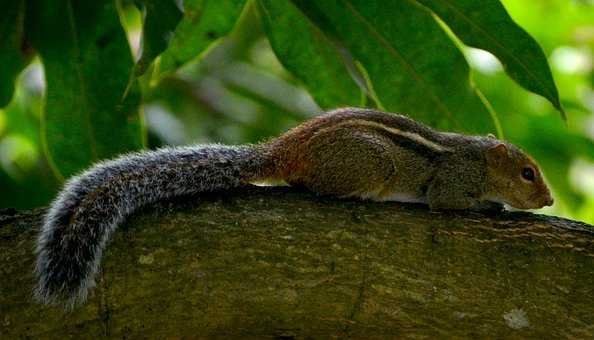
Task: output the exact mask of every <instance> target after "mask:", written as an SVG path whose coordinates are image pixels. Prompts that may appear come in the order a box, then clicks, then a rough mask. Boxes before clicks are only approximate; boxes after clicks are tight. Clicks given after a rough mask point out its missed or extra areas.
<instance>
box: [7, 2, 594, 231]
mask: <svg viewBox="0 0 594 340" xmlns="http://www.w3.org/2000/svg"><path fill="white" fill-rule="evenodd" d="M502 3H503V4H504V5H505V7H506V9H507V10H508V11H509V13H510V15H511V17H512V18H513V19H514V20H515V21H516V22H517V23H518V24H519V25H520V26H522V27H523V28H524V29H525V30H527V31H528V32H529V33H530V34H531V35H532V36H533V37H534V38H535V39H536V40H537V41H538V43H539V44H540V45H541V46H542V48H543V50H544V52H545V54H546V55H547V57H548V59H549V63H550V65H551V69H552V72H553V76H554V79H555V82H556V84H557V87H558V89H559V92H560V97H561V102H562V104H563V106H564V108H565V110H566V112H567V117H568V118H567V121H566V122H564V121H563V120H562V119H561V117H560V115H559V113H558V112H557V111H556V110H555V109H554V107H553V106H552V105H551V104H550V103H549V102H547V101H546V100H545V99H544V98H542V97H539V96H537V95H535V94H532V93H530V92H528V91H526V90H524V89H523V88H521V87H520V86H519V85H517V84H516V83H515V82H513V81H512V80H511V79H510V78H509V77H508V76H507V75H506V74H505V73H504V71H503V69H502V66H501V64H500V63H499V62H498V61H497V59H496V58H495V57H493V56H492V55H491V54H489V53H487V52H484V51H481V50H477V49H470V48H464V52H465V56H466V59H467V61H468V63H469V64H470V66H471V68H472V73H471V76H472V79H473V81H474V82H475V83H476V84H477V85H478V87H479V88H480V89H481V90H482V92H483V94H484V95H485V97H486V98H487V99H488V100H489V101H490V103H491V105H492V106H493V109H494V110H495V111H496V112H497V114H498V116H499V120H500V122H501V125H502V128H503V133H504V136H505V138H506V139H508V140H509V141H511V142H513V143H515V144H517V145H519V146H521V147H522V148H524V149H525V150H527V151H528V152H529V153H530V154H532V155H533V156H534V157H535V158H536V159H537V161H539V163H540V164H541V165H542V167H543V169H544V172H545V175H546V177H547V179H548V181H549V182H550V183H551V185H552V188H553V192H554V196H555V198H556V202H555V205H554V206H553V207H549V208H546V209H543V212H544V213H548V214H555V215H561V216H566V217H570V218H574V219H578V220H583V221H586V222H589V223H594V142H593V141H594V90H593V87H594V66H593V65H594V1H592V0H581V1H578V0H539V1H524V0H502ZM120 14H121V18H120V19H121V21H122V23H123V24H124V26H125V28H126V31H127V34H128V39H129V42H130V46H131V49H132V53H135V54H137V53H138V49H139V41H140V35H141V15H140V12H139V11H138V10H136V9H135V8H134V7H133V6H125V7H124V8H121V11H120ZM145 78H146V79H142V78H141V82H140V83H141V87H142V90H143V94H144V100H143V104H142V109H143V117H144V122H143V124H144V128H146V130H147V132H148V138H147V141H146V146H147V147H149V148H156V147H159V146H162V145H180V144H190V143H210V142H217V143H229V144H239V143H246V142H249V143H253V142H258V141H262V140H265V139H267V138H270V137H272V136H275V135H278V134H279V133H281V132H283V131H285V130H286V129H288V128H290V127H292V126H294V125H296V124H297V123H298V122H300V121H302V120H304V119H307V118H308V117H312V116H315V115H317V114H319V113H320V112H321V109H320V107H319V106H318V105H317V104H316V102H315V101H314V100H313V99H312V97H311V96H310V95H309V94H308V92H307V90H305V88H304V87H303V86H301V84H300V81H298V80H297V79H295V78H294V77H293V76H291V74H290V73H289V72H287V71H286V70H285V69H284V68H283V67H282V65H281V64H280V63H279V61H278V60H277V59H276V57H275V55H274V53H273V52H272V49H271V47H270V44H269V42H268V40H267V38H266V36H265V34H264V32H263V28H262V27H261V25H260V21H259V20H258V18H256V16H255V14H254V13H247V14H246V13H244V17H242V20H241V21H240V22H239V24H238V26H237V27H236V28H235V29H234V31H233V32H232V34H231V35H230V36H228V37H225V38H223V39H220V40H219V41H218V42H217V43H216V44H215V45H213V46H211V47H210V48H209V49H208V50H207V51H206V52H204V53H202V54H201V55H200V56H198V57H197V58H195V59H194V60H193V61H192V62H190V63H188V64H186V65H184V66H183V67H182V68H180V69H179V70H177V71H176V72H175V73H173V74H171V73H169V74H165V75H164V76H162V77H159V78H158V79H150V77H145ZM44 91H45V80H44V74H43V67H42V66H41V63H40V62H39V60H38V59H34V60H33V62H32V63H31V64H30V65H29V66H28V67H27V68H26V69H25V70H24V72H23V73H22V74H21V75H20V76H19V80H18V84H17V90H16V93H15V96H14V98H13V100H12V102H11V103H10V105H8V106H7V107H5V108H4V109H0V188H2V190H1V192H0V207H13V208H18V209H26V208H32V207H36V206H41V205H45V204H47V203H48V202H49V201H50V200H51V199H52V198H53V197H54V196H55V194H56V192H57V191H58V189H59V188H60V186H61V184H62V181H63V179H61V178H57V177H56V176H55V175H54V172H52V171H51V165H50V162H48V160H47V158H46V157H45V156H44V150H45V148H47V146H46V145H44V143H43V142H42V140H43V138H41V131H42V129H41V124H42V123H41V121H42V120H41V109H42V105H43V95H44Z"/></svg>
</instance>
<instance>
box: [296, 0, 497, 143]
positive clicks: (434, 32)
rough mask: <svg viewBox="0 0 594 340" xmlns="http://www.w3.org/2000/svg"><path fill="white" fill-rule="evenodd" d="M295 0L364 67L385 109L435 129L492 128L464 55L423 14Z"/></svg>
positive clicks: (413, 9)
mask: <svg viewBox="0 0 594 340" xmlns="http://www.w3.org/2000/svg"><path fill="white" fill-rule="evenodd" d="M293 2H294V3H295V4H297V5H298V7H299V8H300V9H302V11H303V12H304V13H306V14H307V15H308V17H310V19H311V20H312V21H313V22H315V23H316V25H317V26H318V27H320V28H321V29H322V30H323V31H324V32H325V33H326V34H327V35H332V36H333V37H334V38H335V39H337V40H338V41H339V42H340V43H342V44H343V45H344V46H345V47H346V48H347V49H348V50H349V51H350V53H351V54H352V55H353V56H354V57H355V58H356V59H357V60H358V61H359V62H360V63H361V64H362V65H363V67H364V68H365V70H366V71H367V74H368V76H369V81H370V82H371V84H372V86H373V88H374V90H375V94H376V97H377V99H378V100H379V101H380V102H381V104H382V106H383V107H384V108H385V109H387V110H388V111H396V112H402V113H405V114H408V115H410V116H411V117H414V118H416V119H418V120H421V121H423V122H425V123H427V124H429V125H432V126H435V127H438V128H444V129H453V130H458V131H466V132H475V133H486V132H494V131H495V130H496V129H495V125H494V120H493V118H492V117H491V114H490V113H489V111H488V110H487V108H486V107H485V106H484V105H483V103H482V102H481V100H480V98H479V97H478V96H477V94H476V91H475V89H474V87H473V85H472V84H471V83H470V81H469V78H470V77H469V72H470V71H469V67H468V64H467V63H466V60H465V59H464V56H463V55H462V53H461V52H460V50H458V48H457V47H456V46H455V45H454V43H453V42H452V41H451V39H450V38H449V37H448V36H447V34H446V33H445V32H444V31H443V30H442V29H441V27H439V25H438V23H437V22H436V21H435V20H434V19H433V17H432V16H431V14H430V13H428V12H427V11H426V10H424V9H422V8H420V7H419V6H416V5H414V4H412V3H410V2H409V1H365V0H328V1H316V2H315V3H314V2H311V1H305V0H293Z"/></svg>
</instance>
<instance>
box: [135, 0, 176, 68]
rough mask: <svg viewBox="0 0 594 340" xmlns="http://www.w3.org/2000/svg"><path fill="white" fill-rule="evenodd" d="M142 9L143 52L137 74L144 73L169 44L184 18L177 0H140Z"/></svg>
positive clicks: (137, 65)
mask: <svg viewBox="0 0 594 340" xmlns="http://www.w3.org/2000/svg"><path fill="white" fill-rule="evenodd" d="M136 2H137V3H138V4H139V7H140V8H141V11H142V17H143V25H142V27H143V28H142V40H141V44H142V53H141V56H140V59H139V60H138V62H137V63H136V72H135V73H136V75H142V74H144V72H145V71H146V69H147V68H148V66H149V65H150V63H152V62H153V60H154V59H155V58H156V57H157V56H158V55H159V54H160V53H161V52H163V51H164V50H165V49H166V48H167V46H168V45H169V41H170V40H171V39H172V37H173V32H174V30H175V28H176V26H177V24H178V23H179V21H180V20H181V18H182V15H183V13H182V11H181V10H180V8H179V7H177V4H176V1H175V0H138V1H136Z"/></svg>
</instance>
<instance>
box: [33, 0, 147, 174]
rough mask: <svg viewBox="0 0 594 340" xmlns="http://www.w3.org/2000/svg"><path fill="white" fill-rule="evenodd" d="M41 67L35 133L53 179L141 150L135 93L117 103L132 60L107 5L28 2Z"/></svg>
mask: <svg viewBox="0 0 594 340" xmlns="http://www.w3.org/2000/svg"><path fill="white" fill-rule="evenodd" d="M27 25H28V27H29V28H30V29H31V32H30V36H29V37H30V39H31V43H32V44H33V46H34V47H35V48H36V49H37V50H38V51H39V53H40V55H41V59H42V62H43V65H44V69H45V76H46V82H47V94H46V104H45V113H44V117H43V128H42V133H43V136H44V143H45V145H46V151H47V156H48V158H49V159H50V161H51V163H52V164H53V167H54V170H55V171H56V172H57V175H58V176H64V177H67V176H69V175H72V174H73V173H76V172H78V171H80V170H81V169H82V168H85V167H87V166H88V165H89V164H91V163H92V162H94V161H96V160H98V159H103V158H107V157H113V156H114V155H117V154H119V153H122V152H124V151H128V150H132V149H138V148H140V147H141V146H142V142H141V141H142V138H141V128H140V121H139V114H138V105H139V93H138V91H137V89H136V87H133V88H132V90H131V91H130V93H129V94H128V96H127V97H126V99H125V100H124V101H122V95H123V93H124V90H125V88H126V84H127V82H128V79H129V75H130V72H131V70H132V66H133V61H132V56H131V54H130V49H129V47H128V43H127V40H126V36H125V34H124V31H123V29H122V27H121V25H120V22H119V20H118V15H117V12H116V9H115V5H114V3H113V2H112V1H85V2H82V1H59V2H55V1H51V0H36V1H30V2H28V10H27Z"/></svg>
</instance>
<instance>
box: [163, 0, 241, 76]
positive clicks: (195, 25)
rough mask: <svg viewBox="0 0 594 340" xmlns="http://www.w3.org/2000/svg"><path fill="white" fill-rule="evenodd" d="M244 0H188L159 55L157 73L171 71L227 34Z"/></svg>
mask: <svg viewBox="0 0 594 340" xmlns="http://www.w3.org/2000/svg"><path fill="white" fill-rule="evenodd" d="M244 3H245V0H188V1H185V2H184V17H183V19H182V20H181V22H180V23H179V25H178V26H177V29H176V30H175V35H174V37H173V39H172V40H171V43H170V45H169V47H168V48H167V49H166V50H165V51H164V52H163V54H162V55H161V63H160V71H161V72H162V73H166V72H169V71H173V70H175V69H177V68H178V67H180V66H181V65H183V64H184V63H186V62H188V61H189V60H190V59H192V58H195V57H196V56H198V55H199V54H200V53H201V52H203V51H204V50H205V49H206V48H207V47H208V46H210V44H212V43H213V42H214V41H216V40H217V39H219V38H221V37H223V36H225V35H227V34H228V33H229V32H230V31H231V29H232V28H233V25H234V24H235V22H236V21H237V18H238V17H239V14H240V13H241V9H242V8H243V5H244Z"/></svg>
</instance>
